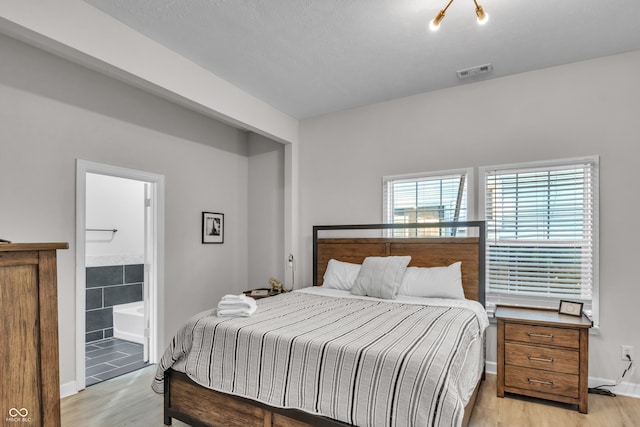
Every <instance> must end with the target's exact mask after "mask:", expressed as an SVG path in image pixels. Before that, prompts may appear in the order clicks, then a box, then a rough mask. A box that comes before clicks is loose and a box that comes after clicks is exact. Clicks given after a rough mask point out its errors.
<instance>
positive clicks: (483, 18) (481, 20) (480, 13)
mask: <svg viewBox="0 0 640 427" xmlns="http://www.w3.org/2000/svg"><path fill="white" fill-rule="evenodd" d="M473 2H474V3H475V5H476V16H477V17H478V24H480V25H483V24H486V22H487V21H488V20H489V14H488V13H486V12H485V11H484V9H483V8H482V6H480V5H479V4H478V2H477V0H473ZM451 3H453V0H449V3H447V5H446V6H445V8H444V9H442V10H441V11H440V12H438V14H437V15H436V17H435V18H433V21H431V22H430V23H429V28H430V29H431V31H437V30H438V28H440V22H442V20H443V19H444V15H445V14H446V13H447V9H449V6H451Z"/></svg>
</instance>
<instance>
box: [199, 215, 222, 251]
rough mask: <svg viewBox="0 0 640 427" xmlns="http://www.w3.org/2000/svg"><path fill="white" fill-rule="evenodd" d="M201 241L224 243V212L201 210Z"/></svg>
mask: <svg viewBox="0 0 640 427" xmlns="http://www.w3.org/2000/svg"><path fill="white" fill-rule="evenodd" d="M202 243H224V214H221V213H214V212H202Z"/></svg>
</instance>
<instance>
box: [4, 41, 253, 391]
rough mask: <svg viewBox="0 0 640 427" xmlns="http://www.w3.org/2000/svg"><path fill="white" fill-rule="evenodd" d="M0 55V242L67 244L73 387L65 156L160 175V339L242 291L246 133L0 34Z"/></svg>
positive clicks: (65, 285)
mask: <svg viewBox="0 0 640 427" xmlns="http://www.w3.org/2000/svg"><path fill="white" fill-rule="evenodd" d="M0 58H2V60H0V182H2V185H0V204H1V207H2V208H1V209H0V236H2V237H3V238H6V239H10V240H13V241H15V242H51V241H65V242H69V244H70V249H69V250H67V251H60V252H59V257H58V292H59V295H58V298H59V300H58V306H59V332H60V368H61V370H60V378H61V382H62V383H63V384H65V383H68V382H71V381H74V380H75V348H74V346H75V310H74V304H75V253H74V252H75V243H74V242H75V170H76V163H75V162H76V159H78V158H79V159H84V160H88V161H95V162H99V163H105V164H113V165H117V166H122V167H126V168H132V169H137V170H143V171H148V172H153V173H158V174H162V175H164V176H165V183H166V198H165V200H166V206H165V209H166V211H165V260H166V263H165V266H164V269H165V301H166V306H165V314H166V317H165V334H164V335H165V336H164V337H161V339H164V341H165V342H167V341H168V339H169V338H170V337H171V336H173V334H174V333H175V331H176V330H177V329H178V328H179V326H180V325H181V324H182V323H184V322H185V321H186V320H187V318H188V317H190V316H191V315H193V314H195V313H197V312H198V311H201V310H204V309H206V308H210V307H211V306H213V305H215V304H216V303H217V301H218V299H219V298H220V297H221V296H222V295H224V294H225V293H229V292H240V291H241V290H242V289H244V288H245V287H246V283H247V275H248V274H247V246H248V241H249V240H248V237H247V210H248V195H247V180H248V178H247V177H248V158H247V154H248V144H247V136H246V133H245V132H242V131H239V130H237V129H234V128H232V127H229V126H227V125H223V124H221V123H220V122H216V121H215V120H212V119H210V118H207V117H204V116H202V115H199V114H197V113H194V112H191V111H189V110H186V109H184V108H181V107H178V106H176V105H174V104H172V103H170V102H168V101H164V100H162V99H160V98H157V97H155V96H152V95H149V94H147V93H144V92H142V91H140V90H137V89H134V88H132V87H131V86H127V85H125V84H122V83H119V82H116V81H115V80H113V79H110V78H107V77H104V76H102V75H100V74H97V73H95V72H92V71H89V70H87V69H85V68H83V67H81V66H78V65H74V64H72V63H70V62H68V61H65V60H62V59H59V58H57V57H55V56H53V55H50V54H47V53H44V52H43V51H40V50H38V49H35V48H32V47H29V46H27V45H24V44H22V43H20V42H17V41H15V40H13V39H10V38H8V37H5V36H0ZM202 211H213V212H222V213H224V214H225V227H226V228H225V242H224V244H222V245H203V244H201V235H200V233H201V212H202ZM43 219H46V221H44V220H43ZM116 226H117V225H116Z"/></svg>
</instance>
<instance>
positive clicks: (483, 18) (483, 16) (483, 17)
mask: <svg viewBox="0 0 640 427" xmlns="http://www.w3.org/2000/svg"><path fill="white" fill-rule="evenodd" d="M476 16H477V17H478V24H480V25H484V24H486V23H487V21H488V20H489V14H488V13H486V12H485V11H484V9H483V8H482V6H480V5H478V6H477V7H476Z"/></svg>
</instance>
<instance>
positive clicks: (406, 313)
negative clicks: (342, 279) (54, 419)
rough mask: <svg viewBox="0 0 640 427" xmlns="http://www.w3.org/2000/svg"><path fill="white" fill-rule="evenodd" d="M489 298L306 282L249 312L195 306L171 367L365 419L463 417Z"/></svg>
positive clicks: (392, 421) (205, 380)
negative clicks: (224, 314) (393, 294)
mask: <svg viewBox="0 0 640 427" xmlns="http://www.w3.org/2000/svg"><path fill="white" fill-rule="evenodd" d="M487 326H488V319H487V316H486V313H485V311H484V308H483V307H482V306H481V305H480V304H478V303H476V302H474V301H467V300H447V299H426V298H411V297H399V298H398V299H396V300H380V299H377V298H369V297H354V296H352V295H351V294H350V293H348V292H346V291H338V290H329V289H322V288H319V287H316V288H307V289H304V290H300V291H296V292H292V293H288V294H283V295H280V296H277V297H270V298H265V299H261V300H259V301H258V310H257V311H256V313H254V314H253V315H252V316H250V317H247V318H233V319H230V318H220V317H217V316H216V315H215V310H209V311H205V312H203V313H200V314H198V315H196V316H194V317H193V318H192V319H191V320H190V321H189V322H188V323H187V324H186V325H185V326H184V327H183V328H182V329H181V330H180V331H179V332H178V334H176V336H175V337H174V338H173V340H172V342H171V344H170V345H169V347H168V348H167V350H166V351H165V353H164V355H163V357H162V360H161V362H160V364H159V366H158V372H157V374H156V378H155V380H154V383H153V385H152V387H153V389H154V390H155V391H156V392H159V393H161V392H162V391H163V377H164V371H165V370H166V369H169V368H173V369H175V370H179V371H181V372H184V373H186V374H187V376H189V378H191V379H192V380H193V381H194V382H196V383H198V384H200V385H202V386H204V387H207V388H210V389H213V390H216V391H221V392H224V393H229V394H233V395H238V396H243V397H247V398H250V399H253V400H256V401H259V402H262V403H266V404H268V405H271V406H274V407H281V408H295V409H299V410H302V411H306V412H309V413H312V414H317V415H322V416H326V417H330V418H333V419H336V420H339V421H342V422H345V423H348V424H353V425H358V426H363V427H365V426H371V427H383V426H385V427H386V426H390V427H391V426H396V427H406V426H414V425H460V424H461V422H462V418H463V415H464V407H465V405H466V403H467V402H468V399H469V397H470V396H471V393H472V392H473V389H474V387H475V385H476V383H477V381H478V380H479V378H480V375H481V374H482V369H483V367H484V347H483V338H484V331H485V329H486V327H487Z"/></svg>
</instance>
